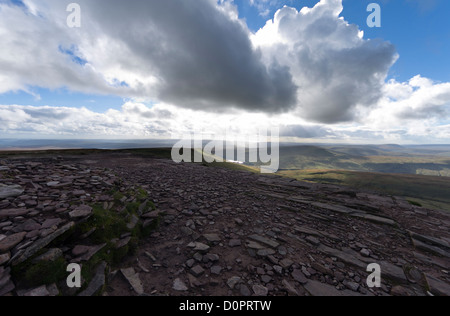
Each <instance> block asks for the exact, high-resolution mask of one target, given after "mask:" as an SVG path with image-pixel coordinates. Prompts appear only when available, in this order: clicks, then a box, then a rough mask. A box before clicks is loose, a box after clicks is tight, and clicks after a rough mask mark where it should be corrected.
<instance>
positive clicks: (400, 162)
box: [280, 145, 450, 176]
mask: <svg viewBox="0 0 450 316" xmlns="http://www.w3.org/2000/svg"><path fill="white" fill-rule="evenodd" d="M448 149H450V148H449V146H442V147H439V146H432V147H427V146H414V147H405V146H399V145H379V146H378V145H360V146H359V145H334V146H333V145H324V146H312V145H298V146H293V145H291V146H282V147H281V148H280V170H314V169H320V170H348V171H363V172H381V173H399V174H420V175H432V176H450V158H449V157H447V156H446V153H447V150H448Z"/></svg>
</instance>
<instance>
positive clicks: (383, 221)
mask: <svg viewBox="0 0 450 316" xmlns="http://www.w3.org/2000/svg"><path fill="white" fill-rule="evenodd" d="M351 216H352V217H357V218H362V219H364V220H367V221H369V222H372V223H376V224H382V225H389V226H396V225H397V223H396V222H395V221H394V220H392V219H389V218H385V217H379V216H375V215H370V214H361V213H356V214H351Z"/></svg>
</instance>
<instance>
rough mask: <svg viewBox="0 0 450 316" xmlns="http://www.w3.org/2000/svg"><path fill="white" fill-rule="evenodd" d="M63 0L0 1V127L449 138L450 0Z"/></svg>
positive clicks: (59, 135) (125, 135)
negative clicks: (372, 21)
mask: <svg viewBox="0 0 450 316" xmlns="http://www.w3.org/2000/svg"><path fill="white" fill-rule="evenodd" d="M71 2H73V0H72V1H63V0H34V1H33V0H21V1H20V0H0V138H26V139H28V138H29V139H39V138H44V139H48V138H51V139H66V138H67V139H69V138H72V139H151V138H166V137H173V136H174V135H182V134H186V133H190V132H196V133H199V132H202V133H206V134H215V133H216V134H224V131H227V133H229V134H237V135H247V134H248V135H250V134H252V133H254V131H255V130H256V129H258V128H267V127H274V126H276V127H279V128H280V131H281V136H282V137H284V139H286V140H291V141H299V142H325V143H398V144H450V114H449V110H450V62H449V61H448V56H450V20H449V19H448V17H447V15H448V12H450V2H449V1H447V0H370V1H369V0H321V1H318V0H234V1H233V0H165V1H159V0H145V1H144V0H130V1H119V0H96V1H89V0H78V1H77V2H76V3H77V4H79V7H80V9H81V12H80V23H81V27H75V28H73V27H70V26H69V25H68V23H67V20H68V17H69V19H71V18H72V17H73V16H72V15H71V14H72V13H73V12H68V11H67V10H66V9H67V6H68V5H69V4H70V3H71ZM370 3H376V4H378V5H379V6H380V13H381V15H380V17H381V27H374V28H371V27H369V26H368V24H367V19H368V16H369V15H370V14H371V13H372V12H368V11H367V7H368V5H369V4H370Z"/></svg>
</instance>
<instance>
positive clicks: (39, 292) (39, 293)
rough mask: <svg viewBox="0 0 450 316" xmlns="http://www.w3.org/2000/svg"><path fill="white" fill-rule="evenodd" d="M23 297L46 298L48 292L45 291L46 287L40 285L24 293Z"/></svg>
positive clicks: (48, 294)
mask: <svg viewBox="0 0 450 316" xmlns="http://www.w3.org/2000/svg"><path fill="white" fill-rule="evenodd" d="M23 296H28V297H46V296H50V292H49V291H48V290H47V287H46V286H45V285H42V286H40V287H38V288H35V289H32V290H30V291H28V292H26V293H24V294H23Z"/></svg>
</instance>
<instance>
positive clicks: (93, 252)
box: [73, 243, 107, 262]
mask: <svg viewBox="0 0 450 316" xmlns="http://www.w3.org/2000/svg"><path fill="white" fill-rule="evenodd" d="M106 245H107V244H106V243H105V244H102V245H98V246H92V247H88V249H87V252H85V253H84V254H83V255H81V256H79V257H77V258H75V259H73V262H83V261H89V260H91V258H92V257H93V256H95V255H96V254H97V253H98V252H99V251H100V250H102V249H103V248H105V247H106Z"/></svg>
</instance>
